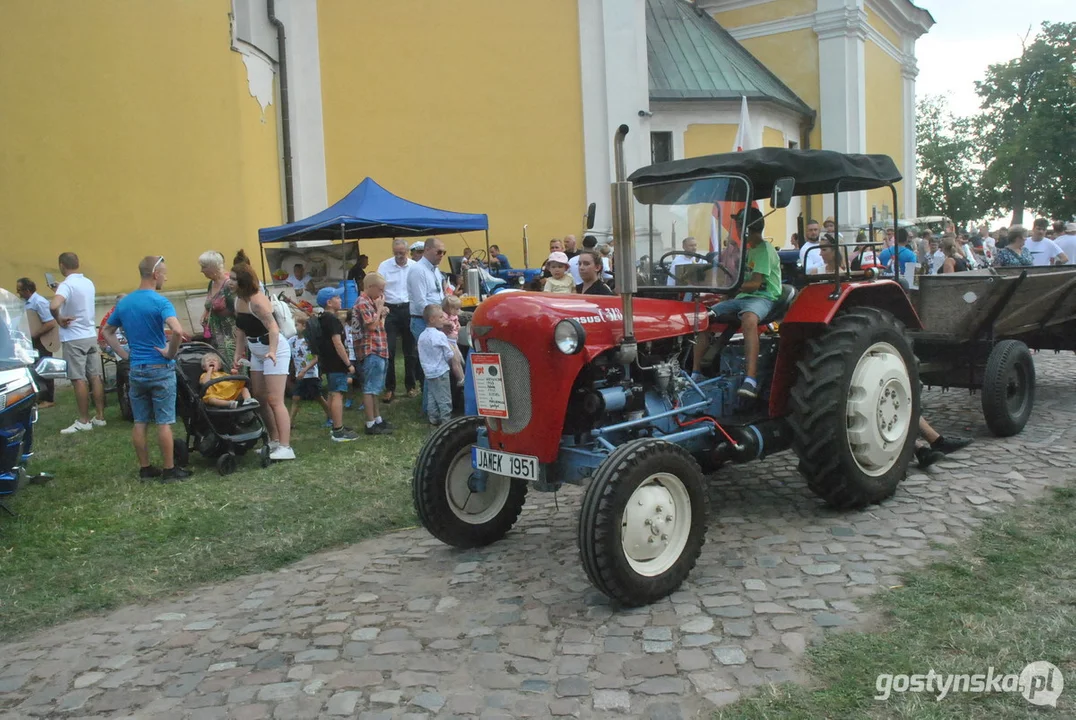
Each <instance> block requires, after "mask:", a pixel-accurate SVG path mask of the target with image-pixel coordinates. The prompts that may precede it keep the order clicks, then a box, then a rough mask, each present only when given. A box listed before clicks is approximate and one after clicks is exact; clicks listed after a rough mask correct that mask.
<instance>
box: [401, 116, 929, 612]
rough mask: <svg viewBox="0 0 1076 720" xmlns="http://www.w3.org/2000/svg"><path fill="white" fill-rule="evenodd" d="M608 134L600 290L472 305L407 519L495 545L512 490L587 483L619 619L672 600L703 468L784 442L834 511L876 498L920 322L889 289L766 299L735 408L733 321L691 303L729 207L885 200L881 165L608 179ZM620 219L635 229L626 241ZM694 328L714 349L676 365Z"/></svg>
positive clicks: (717, 288) (848, 283) (909, 391)
mask: <svg viewBox="0 0 1076 720" xmlns="http://www.w3.org/2000/svg"><path fill="white" fill-rule="evenodd" d="M626 133H627V128H626V127H624V126H621V128H620V130H619V131H618V133H617V137H616V145H615V147H616V156H617V177H616V182H615V183H614V184H613V187H612V200H613V206H612V207H613V215H614V222H613V235H614V243H615V253H614V257H615V258H616V263H617V268H616V291H617V292H618V293H619V297H616V296H614V297H601V296H595V295H579V294H575V295H555V294H542V293H509V294H504V295H499V296H494V297H492V298H490V299H488V300H486V301H485V302H483V303H482V304H481V305H480V306H479V307H478V308H477V310H476V312H475V314H474V317H473V320H472V322H471V326H470V336H471V343H472V352H471V355H470V358H469V375H471V376H472V378H473V390H474V393H475V401H476V402H475V405H476V406H477V412H476V413H474V414H471V415H469V416H465V417H461V418H457V419H455V420H453V421H451V422H449V423H447V424H445V425H443V426H441V427H440V428H438V429H437V430H436V431H435V432H434V433H433V434H432V435H431V436H430V437H429V439H428V440H427V441H426V443H425V445H424V446H423V448H422V450H421V452H420V454H419V457H418V461H417V462H416V464H415V470H414V477H413V483H412V489H413V496H414V504H415V509H416V511H417V513H418V516H419V518H420V519H421V521H422V523H423V525H424V526H425V527H426V528H427V529H428V530H429V531H430V532H431V533H432V534H433V535H434V536H435V537H437V538H439V539H440V540H442V541H443V542H445V543H447V544H449V545H453V546H456V547H465V548H470V547H478V546H483V545H488V544H490V543H493V542H495V541H497V540H499V539H501V538H503V537H504V536H505V534H506V533H508V531H509V530H510V529H511V528H512V525H513V524H514V523H515V522H516V519H517V518H518V517H519V514H520V512H521V510H522V508H523V503H524V499H525V497H526V494H527V490H528V488H529V487H534V488H535V489H536V490H541V491H556V490H557V489H558V488H560V487H561V485H563V484H564V483H572V484H577V485H585V486H586V491H585V496H584V500H583V505H582V511H581V513H580V516H579V550H580V554H581V556H582V560H583V566H584V567H585V569H586V572H587V575H588V576H589V577H590V579H591V581H592V582H593V583H594V585H595V586H597V587H598V588H599V589H600V590H601V591H602V592H604V593H605V594H606V595H608V596H609V597H610V598H612V599H614V600H615V601H617V602H618V603H620V604H622V605H625V606H638V605H644V604H648V603H652V602H654V601H656V600H658V599H660V598H663V597H665V596H667V595H669V594H670V593H672V592H673V591H675V590H676V589H677V587H678V586H679V585H680V584H681V583H682V582H683V581H684V579H685V578H686V577H687V575H688V573H689V572H690V571H691V569H692V567H694V565H695V562H696V560H697V559H698V557H699V553H700V552H701V549H702V545H703V542H704V540H705V533H706V528H707V521H708V514H709V506H708V496H707V487H706V483H705V480H704V473H703V469H704V468H706V469H707V470H710V469H713V468H716V467H717V466H719V465H721V464H724V463H728V462H736V463H738V462H748V461H752V460H756V459H759V458H762V457H765V456H767V455H769V454H772V453H776V452H780V451H784V450H787V449H790V448H791V449H792V450H793V451H794V452H795V453H796V455H797V456H798V458H799V470H800V472H801V473H802V474H803V475H804V477H805V478H806V479H807V484H808V487H809V488H810V489H811V490H812V491H813V492H815V493H816V494H818V495H819V496H821V497H822V498H824V499H825V500H826V502H828V503H829V504H830V505H832V506H834V507H837V508H858V507H862V506H865V505H868V504H870V503H876V502H879V501H881V500H883V499H885V498H887V497H889V496H890V495H892V494H893V493H894V491H895V490H896V487H897V484H898V483H899V482H900V481H901V480H902V479H903V478H904V476H905V473H906V470H907V467H908V464H909V462H910V460H911V458H912V457H913V454H914V449H915V438H916V429H917V424H918V421H919V412H920V410H919V391H920V382H919V374H918V369H917V363H916V359H915V357H914V355H913V353H912V343H911V341H910V340H909V337H908V335H907V333H906V329H908V328H912V329H915V328H918V327H919V320H918V318H917V316H916V313H915V311H914V309H913V308H912V306H911V304H910V303H909V301H908V297H907V294H906V293H905V291H904V289H902V287H901V286H900V285H899V284H898V283H897V282H894V281H892V280H885V279H879V278H876V277H873V276H872V272H871V271H867V272H866V273H860V274H859V275H854V274H853V275H849V274H848V273H843V277H842V274H841V273H831V274H828V275H814V276H810V277H809V278H806V279H805V282H804V283H803V287H802V288H801V289H800V290H798V291H797V290H796V289H794V288H793V287H792V286H790V285H786V286H784V287H783V288H782V293H781V296H780V299H779V301H778V302H776V303H775V304H774V306H773V308H772V311H770V312H769V313H768V317H765V318H762V319H761V322H760V323H759V324H758V330H757V332H758V343H757V347H758V356H757V357H758V360H757V364H758V370H757V372H756V374H755V375H756V377H757V378H758V385H759V387H758V392H757V398H756V399H745V398H743V397H741V396H740V395H739V394H738V390H739V388H740V387H741V384H742V383H743V381H744V377H745V344H746V343H745V338H744V335H743V333H742V332H740V329H741V328H740V321H739V319H738V318H737V317H736V316H731V317H723V316H715V315H713V314H712V313H711V312H710V310H709V308H708V307H707V305H706V304H704V303H703V302H702V300H703V299H704V298H703V297H702V296H703V295H705V294H721V295H732V294H735V292H736V291H737V290H738V289H739V287H740V286H741V285H742V284H743V283H744V281H745V278H744V267H745V263H746V259H747V250H746V244H745V243H742V242H739V240H738V239H739V238H745V237H747V234H746V233H747V228H745V227H744V225H746V224H747V223H746V221H740V220H738V221H737V222H731V221H730V219H729V218H730V216H731V214H732V213H731V211H730V209H735V208H742V207H745V206H751V205H752V203H754V202H755V201H756V199H757V198H765V199H768V200H769V201H770V205H771V207H773V208H781V207H785V206H787V205H788V203H789V200H790V198H791V197H792V196H794V195H819V194H823V193H833V194H834V203H835V209H834V216H835V217H837V216H838V209H837V208H836V198H837V193H839V192H859V191H865V190H870V189H873V188H882V187H889V188H891V189H892V187H893V183H895V182H897V181H899V180H900V179H901V176H900V173H899V172H898V171H897V169H896V167H895V166H894V164H893V162H892V160H890V158H888V157H885V156H880V155H844V154H840V153H835V152H828V151H811V150H785V149H777V148H766V149H762V150H756V151H750V152H742V153H730V154H724V155H714V156H709V157H703V158H692V159H686V160H677V161H673V162H668V163H662V164H658V165H652V166H649V167H644V168H641V169H639V170H637V171H636V172H635V173H633V174H632V176H631V177H630V178H629V179H628V180H625V179H624V175H625V171H624V167H623V151H622V148H623V137H624V135H625V134H626ZM893 203H894V207H896V192H895V190H894V191H893ZM636 217H638V218H646V219H647V224H648V230H647V231H646V233H640V239H639V240H638V241H637V239H636V233H635V228H634V222H635V218H636ZM740 217H742V214H741V215H737V218H740ZM673 223H676V224H677V226H679V227H685V226H686V227H689V228H690V227H703V228H706V232H710V231H711V230H712V232H713V233H714V237H713V245H712V247H713V248H714V249H713V250H712V251H711V252H709V253H705V254H695V253H689V252H686V251H681V250H679V249H678V248H677V247H674V244H675V241H674V237H675V236H674V235H671V233H670V232H669V231H670V230H671V229H673V228H674V227H675V226H674V225H673ZM737 223H739V224H737ZM644 236H645V238H644ZM704 237H705V236H704ZM636 244H639V245H640V247H635V245H636ZM812 251H815V250H814V249H812ZM653 258H658V260H657V261H653V260H652V259H653ZM685 265H686V268H685V267H684V266H685ZM842 279H843V281H842ZM778 323H779V327H778V326H777V324H778ZM702 333H712V337H715V338H716V342H709V343H707V345H708V352H707V353H706V354H705V355H704V356H703V357H702V358H701V360H702V363H701V367H696V368H693V367H692V363H693V355H694V348H695V346H696V343H697V340H698V338H700V337H701V334H702ZM753 345H754V344H753ZM693 370H694V372H693Z"/></svg>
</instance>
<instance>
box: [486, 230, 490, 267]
mask: <svg viewBox="0 0 1076 720" xmlns="http://www.w3.org/2000/svg"><path fill="white" fill-rule="evenodd" d="M486 265H489V228H486Z"/></svg>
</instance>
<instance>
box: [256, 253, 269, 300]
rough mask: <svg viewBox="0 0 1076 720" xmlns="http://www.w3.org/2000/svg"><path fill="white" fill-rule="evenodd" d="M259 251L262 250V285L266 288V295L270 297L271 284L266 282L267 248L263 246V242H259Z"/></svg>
mask: <svg viewBox="0 0 1076 720" xmlns="http://www.w3.org/2000/svg"><path fill="white" fill-rule="evenodd" d="M258 249H259V250H261V256H262V285H264V286H265V294H266V295H269V283H267V282H265V281H266V280H268V277H267V276H266V274H265V246H264V245H262V244H261V241H259V242H258Z"/></svg>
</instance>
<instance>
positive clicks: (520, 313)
mask: <svg viewBox="0 0 1076 720" xmlns="http://www.w3.org/2000/svg"><path fill="white" fill-rule="evenodd" d="M695 312H696V311H695V305H694V304H693V303H689V302H680V301H677V300H656V299H649V298H637V299H636V300H635V303H634V309H633V314H634V317H635V339H636V342H638V343H646V342H649V341H653V340H659V339H662V338H667V337H673V336H678V335H686V334H689V333H691V332H692V331H694V330H695V329H696V328H695V323H696V314H695ZM568 319H571V320H575V321H577V322H578V323H579V324H580V325H581V326H582V327H583V331H584V332H585V333H586V337H585V339H584V342H583V348H582V350H580V351H579V352H577V353H575V354H573V355H565V354H564V353H562V352H561V351H560V350H559V349H557V346H556V345H555V344H554V342H553V330H554V328H555V327H556V325H557V323H559V322H561V321H563V320H568ZM698 324H699V327H698V329H700V330H702V329H706V328H707V327H708V324H709V323H708V318H707V315H706V311H705V309H702V308H700V310H699V313H698ZM470 330H471V347H472V348H473V349H474V350H476V351H477V352H482V353H496V354H498V355H499V356H500V360H501V363H502V364H503V373H504V379H505V380H504V382H505V394H506V399H507V405H508V417H507V418H504V419H494V418H487V425H488V427H489V432H490V435H489V440H490V447H492V448H495V449H498V450H505V451H507V452H514V453H519V454H523V455H534V456H536V457H537V458H538V459H539V461H540V462H542V463H550V462H553V461H554V460H556V458H557V453H558V448H559V446H560V439H561V431H562V429H563V427H564V413H565V412H566V410H567V406H568V398H569V395H570V394H571V391H572V386H573V384H574V383H575V379H576V377H577V376H578V375H579V372H580V371H581V370H582V369H583V367H584V366H585V365H586V364H587V363H589V362H591V361H592V360H593V359H594V358H595V357H597V356H598V355H600V354H602V353H603V352H605V351H607V350H610V349H611V348H614V347H616V346H617V345H618V344H619V342H620V340H621V338H622V337H623V336H624V320H623V314H622V310H621V301H620V298H619V297H617V296H613V297H609V296H598V295H554V294H547V293H532V292H511V293H503V294H501V293H498V294H497V295H494V296H493V297H491V298H489V299H488V300H485V301H483V302H482V304H481V305H479V306H478V308H477V309H476V310H475V313H474V316H473V318H472V320H471V325H470Z"/></svg>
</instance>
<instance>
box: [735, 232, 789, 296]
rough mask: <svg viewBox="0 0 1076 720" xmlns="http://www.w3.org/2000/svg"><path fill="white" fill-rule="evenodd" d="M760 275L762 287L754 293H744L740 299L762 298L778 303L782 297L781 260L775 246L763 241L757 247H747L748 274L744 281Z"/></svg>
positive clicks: (740, 294)
mask: <svg viewBox="0 0 1076 720" xmlns="http://www.w3.org/2000/svg"><path fill="white" fill-rule="evenodd" d="M755 273H759V274H760V275H762V277H763V282H762V287H760V288H759V289H758V290H755V291H754V292H742V293H739V295H738V297H760V298H766V299H767V300H773V301H776V300H777V299H778V298H780V297H781V258H780V257H778V255H777V251H776V250H774V249H773V245H770V244H769V243H768V242H766V241H765V240H763V241H762V242H760V243H759V244H758V245H756V246H755V247H751V246H750V245H748V246H747V273H746V274H745V275H744V281H745V282H746V281H748V280H750V279H751V276H752V275H754V274H755Z"/></svg>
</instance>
